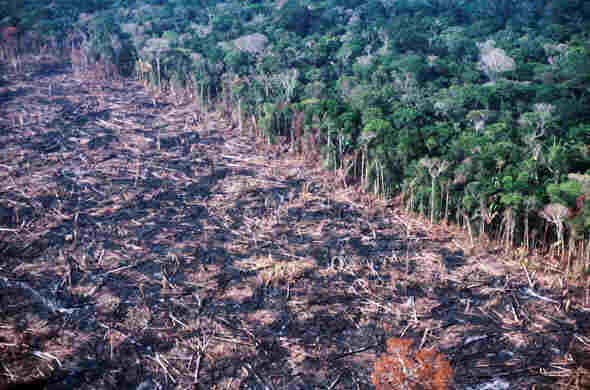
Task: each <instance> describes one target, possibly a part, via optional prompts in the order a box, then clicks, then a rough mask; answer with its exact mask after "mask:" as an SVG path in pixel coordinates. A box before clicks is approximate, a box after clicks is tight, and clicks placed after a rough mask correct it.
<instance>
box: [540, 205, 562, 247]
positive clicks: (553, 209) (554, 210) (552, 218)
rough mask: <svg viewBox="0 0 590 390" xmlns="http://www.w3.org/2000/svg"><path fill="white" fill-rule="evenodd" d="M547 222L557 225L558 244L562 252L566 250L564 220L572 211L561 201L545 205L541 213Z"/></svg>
mask: <svg viewBox="0 0 590 390" xmlns="http://www.w3.org/2000/svg"><path fill="white" fill-rule="evenodd" d="M539 214H540V215H541V217H543V218H544V219H545V220H546V221H547V222H549V223H551V224H553V225H554V226H555V230H556V232H557V244H558V246H559V247H560V248H561V249H562V253H563V251H564V250H565V243H564V238H563V236H564V234H563V233H564V229H563V228H564V226H563V221H564V220H565V219H566V218H567V217H568V216H569V215H570V211H569V209H568V208H567V207H565V206H564V205H561V204H559V203H550V204H548V205H546V206H545V207H543V210H541V212H540V213H539Z"/></svg>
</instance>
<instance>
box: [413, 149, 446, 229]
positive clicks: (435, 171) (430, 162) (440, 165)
mask: <svg viewBox="0 0 590 390" xmlns="http://www.w3.org/2000/svg"><path fill="white" fill-rule="evenodd" d="M420 165H421V166H423V167H424V168H426V169H427V170H428V174H429V175H430V179H431V187H430V223H434V210H435V207H434V205H435V196H434V193H435V189H436V180H437V179H438V177H439V176H440V175H441V174H442V173H443V172H444V171H446V170H447V168H448V167H449V165H450V164H449V162H448V161H443V160H440V159H438V158H427V157H425V158H422V159H421V160H420Z"/></svg>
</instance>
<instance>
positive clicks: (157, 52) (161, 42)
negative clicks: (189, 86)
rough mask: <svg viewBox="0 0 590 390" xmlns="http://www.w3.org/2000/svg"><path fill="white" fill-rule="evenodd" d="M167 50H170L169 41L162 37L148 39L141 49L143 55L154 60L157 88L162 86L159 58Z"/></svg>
mask: <svg viewBox="0 0 590 390" xmlns="http://www.w3.org/2000/svg"><path fill="white" fill-rule="evenodd" d="M168 50H170V42H169V41H168V40H167V39H164V38H152V39H149V40H148V41H147V42H146V44H145V46H144V48H143V50H142V53H143V55H145V56H146V57H147V58H148V59H149V60H150V61H153V60H155V61H156V77H157V79H158V88H162V68H161V59H162V56H163V54H164V53H166V52H167V51H168Z"/></svg>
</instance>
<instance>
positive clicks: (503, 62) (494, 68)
mask: <svg viewBox="0 0 590 390" xmlns="http://www.w3.org/2000/svg"><path fill="white" fill-rule="evenodd" d="M495 44H496V42H494V41H493V40H488V41H486V42H483V43H478V44H477V47H478V48H479V52H480V60H479V69H480V70H481V71H483V72H484V73H485V74H486V75H487V76H488V77H489V78H490V80H491V81H492V83H495V82H496V80H497V79H498V76H499V75H500V74H502V73H504V72H509V71H513V70H514V69H516V62H515V61H514V59H512V58H511V57H508V55H506V52H505V51H504V50H503V49H499V48H496V47H494V45H495Z"/></svg>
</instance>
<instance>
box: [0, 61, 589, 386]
mask: <svg viewBox="0 0 590 390" xmlns="http://www.w3.org/2000/svg"><path fill="white" fill-rule="evenodd" d="M2 71H3V72H8V71H9V70H8V68H5V69H3V70H2ZM197 113H198V110H197V108H196V107H195V106H193V105H190V104H184V105H180V104H175V102H174V100H173V99H172V98H171V97H170V98H169V99H165V98H159V99H154V98H153V97H152V96H151V95H150V94H149V93H148V91H146V90H145V89H144V88H143V86H141V85H139V84H137V83H135V82H132V81H129V80H121V81H108V82H107V81H101V80H96V79H91V78H78V77H75V76H74V75H73V74H72V73H70V71H69V70H68V68H67V67H63V66H60V65H57V64H54V63H52V62H43V61H40V62H39V63H37V64H36V65H31V64H29V65H28V69H27V71H26V72H25V73H24V74H19V75H17V74H9V75H8V76H7V77H6V80H3V84H2V91H1V94H0V184H1V185H0V226H1V228H0V292H1V294H0V361H1V366H0V388H5V387H7V388H10V387H11V386H13V385H18V384H23V383H29V384H38V385H39V386H40V387H47V388H63V387H68V388H69V387H76V388H115V387H116V388H141V389H147V388H186V387H191V386H193V385H195V384H199V385H200V386H202V388H213V387H214V386H217V388H226V387H227V388H276V389H279V388H330V389H335V388H342V389H345V388H357V387H360V388H365V387H368V386H370V383H371V382H370V375H371V372H372V369H373V364H374V362H375V361H376V360H377V358H378V357H379V356H380V355H381V354H382V353H383V351H384V350H385V341H386V340H387V339H388V338H391V337H403V338H409V339H412V340H413V341H414V342H415V344H416V345H420V346H421V347H435V348H436V349H437V350H438V351H440V352H442V353H444V354H445V355H446V356H447V357H448V359H449V361H450V362H451V365H452V368H453V370H454V376H453V383H454V386H455V387H456V388H473V389H478V388H483V387H481V386H482V385H484V384H486V383H496V385H497V386H507V387H497V388H525V387H529V386H531V385H533V384H536V385H537V386H538V388H541V387H542V386H544V385H546V386H554V385H555V384H556V381H558V382H559V381H562V382H563V381H566V380H578V381H579V380H582V379H581V377H582V375H583V368H582V367H583V366H584V364H586V365H587V364H588V355H589V350H590V344H589V340H590V338H589V336H590V335H589V333H590V313H589V312H588V310H587V309H584V308H583V301H582V298H581V299H579V300H577V298H576V292H575V291H572V292H569V293H568V294H569V295H567V296H564V295H563V286H559V283H558V280H559V279H560V277H559V275H546V276H544V277H542V278H538V280H533V281H530V280H527V278H528V277H530V275H528V274H527V273H526V271H523V269H522V268H520V266H519V265H518V264H509V263H506V262H504V261H502V253H501V252H498V251H494V250H485V249H483V248H475V249H472V250H469V251H468V253H467V251H466V249H465V248H467V247H468V245H467V244H466V242H467V241H468V240H466V239H465V237H464V236H463V234H462V233H461V232H459V231H456V230H454V229H451V228H446V227H443V226H438V225H435V226H431V225H429V224H428V223H427V222H424V221H422V220H419V219H416V218H412V217H409V216H407V215H404V214H403V213H402V212H401V211H400V210H398V209H397V208H395V207H386V206H387V205H386V204H385V203H384V202H381V201H378V200H374V199H373V200H370V199H368V198H367V197H366V196H364V195H362V194H360V193H359V192H358V191H356V190H354V189H353V188H342V186H341V183H340V181H338V180H336V179H334V178H332V177H331V176H329V175H327V174H326V173H325V172H323V171H322V170H320V169H318V168H315V167H314V166H313V165H311V164H308V163H306V162H305V161H304V160H302V159H300V158H298V157H297V156H291V155H287V154H281V153H279V152H278V148H273V147H269V146H266V145H264V144H263V143H261V142H258V141H257V140H256V139H254V138H253V137H250V136H247V135H245V134H240V133H239V131H238V130H237V129H235V128H233V127H232V125H231V123H229V122H228V121H226V120H224V119H223V118H221V117H220V116H219V115H216V114H202V115H201V114H199V115H198V117H197V115H196V114H197ZM566 298H567V302H571V304H570V303H567V304H566ZM584 361H585V363H584ZM564 378H567V379H564ZM572 378H573V379H572ZM572 383H573V382H572ZM578 383H580V382H578ZM587 383H588V382H586V384H587ZM478 386H480V387H478Z"/></svg>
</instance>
